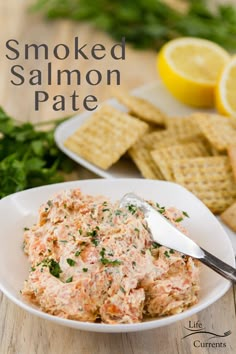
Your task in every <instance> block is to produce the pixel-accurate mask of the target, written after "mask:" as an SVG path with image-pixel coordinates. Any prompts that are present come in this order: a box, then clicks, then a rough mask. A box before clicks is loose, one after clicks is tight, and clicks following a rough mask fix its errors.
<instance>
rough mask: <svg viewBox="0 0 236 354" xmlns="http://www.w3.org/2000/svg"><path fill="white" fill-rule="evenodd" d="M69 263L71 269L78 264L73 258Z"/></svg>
mask: <svg viewBox="0 0 236 354" xmlns="http://www.w3.org/2000/svg"><path fill="white" fill-rule="evenodd" d="M66 261H67V263H68V264H69V266H71V267H74V265H75V264H76V261H74V260H73V259H71V258H67V260H66Z"/></svg>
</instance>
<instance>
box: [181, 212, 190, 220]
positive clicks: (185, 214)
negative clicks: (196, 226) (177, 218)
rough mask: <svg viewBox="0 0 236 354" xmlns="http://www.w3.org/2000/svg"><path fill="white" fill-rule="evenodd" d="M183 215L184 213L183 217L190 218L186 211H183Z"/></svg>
mask: <svg viewBox="0 0 236 354" xmlns="http://www.w3.org/2000/svg"><path fill="white" fill-rule="evenodd" d="M182 213H183V215H184V216H186V217H187V218H189V217H190V216H189V215H188V213H187V212H186V211H182Z"/></svg>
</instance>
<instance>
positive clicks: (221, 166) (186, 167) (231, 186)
mask: <svg viewBox="0 0 236 354" xmlns="http://www.w3.org/2000/svg"><path fill="white" fill-rule="evenodd" d="M172 169H173V174H174V178H175V181H176V182H177V183H179V184H181V185H182V186H184V187H186V188H187V189H189V190H190V191H191V192H192V193H194V194H195V195H196V196H197V197H198V198H199V199H201V200H202V201H203V202H204V203H205V204H206V205H207V206H208V208H209V209H210V210H211V211H212V212H214V213H221V212H223V211H224V210H225V209H226V208H227V207H229V206H230V205H231V204H232V203H233V202H234V200H235V198H236V183H235V182H234V179H233V173H232V169H231V166H230V162H229V159H228V157H227V156H210V157H195V158H190V159H182V160H174V161H173V162H172Z"/></svg>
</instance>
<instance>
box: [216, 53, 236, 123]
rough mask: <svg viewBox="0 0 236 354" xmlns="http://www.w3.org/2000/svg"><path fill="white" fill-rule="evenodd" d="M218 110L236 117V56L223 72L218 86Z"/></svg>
mask: <svg viewBox="0 0 236 354" xmlns="http://www.w3.org/2000/svg"><path fill="white" fill-rule="evenodd" d="M216 108H217V110H218V111H219V112H220V113H222V114H225V115H227V116H234V117H236V56H235V57H233V58H232V60H231V61H230V62H229V63H228V64H226V66H225V67H224V69H223V71H222V72H221V75H220V78H219V81H218V83H217V86H216Z"/></svg>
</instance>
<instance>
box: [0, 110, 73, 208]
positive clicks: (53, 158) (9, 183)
mask: <svg viewBox="0 0 236 354" xmlns="http://www.w3.org/2000/svg"><path fill="white" fill-rule="evenodd" d="M63 120H64V119H63ZM63 120H62V119H60V120H58V121H54V122H53V121H52V122H45V125H46V123H51V125H52V126H53V129H51V130H49V131H40V130H38V128H39V127H40V126H41V125H43V123H42V122H41V123H38V124H34V125H33V124H31V123H19V122H16V121H15V120H13V118H11V117H10V116H9V115H8V114H7V113H5V112H4V111H3V109H2V108H0V133H1V139H0V198H3V197H5V196H7V195H8V194H11V193H15V192H18V191H21V190H24V189H27V188H32V187H36V186H40V185H43V184H50V183H56V182H60V181H62V180H63V177H62V174H61V171H64V172H68V171H70V170H71V169H72V166H73V164H72V162H71V161H70V160H69V159H68V158H67V157H66V156H65V155H64V154H63V153H62V152H61V151H60V150H59V149H58V148H57V146H56V144H55V141H54V129H55V127H56V126H57V124H58V123H60V122H62V121H63ZM46 211H47V210H46Z"/></svg>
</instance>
